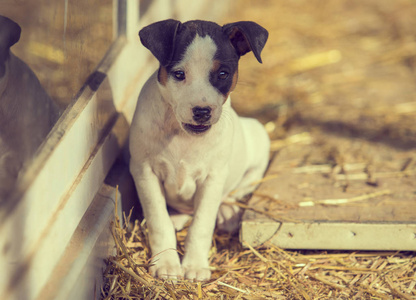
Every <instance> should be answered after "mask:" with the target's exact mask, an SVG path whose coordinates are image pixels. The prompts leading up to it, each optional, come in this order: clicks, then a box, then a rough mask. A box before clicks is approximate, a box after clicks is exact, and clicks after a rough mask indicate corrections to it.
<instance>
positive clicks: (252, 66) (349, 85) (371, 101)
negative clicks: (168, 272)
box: [102, 0, 416, 299]
mask: <svg viewBox="0 0 416 300" xmlns="http://www.w3.org/2000/svg"><path fill="white" fill-rule="evenodd" d="M231 5H232V8H231V9H230V11H229V14H228V16H227V19H226V20H223V22H222V23H227V22H232V21H238V20H253V21H256V22H258V23H260V24H261V25H263V26H264V27H265V28H267V29H268V30H269V32H270V38H269V41H268V44H267V46H266V48H265V49H264V51H263V53H262V57H263V61H264V64H263V65H260V64H258V63H257V62H256V61H255V59H253V58H252V57H251V58H250V55H247V56H246V57H243V58H242V62H241V64H240V74H239V75H240V76H239V77H240V78H239V83H238V87H237V89H236V91H235V92H234V93H233V105H234V107H235V108H236V110H237V111H238V112H239V113H240V114H244V115H248V116H255V117H257V118H259V119H261V120H262V121H263V122H264V123H265V124H266V127H267V128H268V130H269V132H270V135H271V137H272V139H273V143H272V145H273V149H272V151H273V152H274V153H277V154H278V155H279V154H281V152H282V149H283V150H284V149H289V150H287V151H291V148H288V145H294V144H301V145H313V146H314V151H315V152H316V153H318V154H316V155H315V154H313V155H312V156H307V157H305V158H304V157H299V159H300V160H304V164H303V165H300V166H299V165H295V166H292V167H293V169H295V168H296V166H297V167H304V166H305V167H307V168H312V167H314V166H313V165H320V166H319V167H328V168H329V169H330V170H333V168H334V166H339V167H345V166H349V165H358V164H361V166H362V165H365V169H366V172H370V171H368V170H374V174H385V173H382V172H393V171H394V170H395V171H396V172H401V173H403V171H404V170H405V171H406V172H412V174H410V175H409V174H407V175H406V176H407V177H406V179H407V182H410V181H411V180H412V178H414V176H415V174H414V169H415V158H414V157H415V154H416V151H415V149H416V127H415V119H416V99H415V95H416V86H415V81H416V36H415V33H414V32H415V30H414V28H416V18H415V17H414V16H415V15H416V5H415V4H414V2H412V1H409V0H398V1H390V0H368V1H360V0H352V1H318V0H297V1H266V0H259V1H257V0H256V1H250V0H240V1H237V2H234V1H233V2H232V3H231ZM253 99H254V100H253ZM329 137H331V138H329ZM335 137H336V138H335ZM328 141H329V142H328ZM314 155H315V156H316V157H315V156H314ZM288 165H290V162H288ZM397 166H401V167H399V168H398V167H397ZM360 170H361V169H360ZM292 171H293V170H292ZM357 172H358V171H357ZM359 175H360V176H361V177H362V174H359ZM364 175H366V174H364ZM340 176H341V175H340ZM357 176H358V175H357ZM409 176H413V177H409ZM361 177H360V178H361ZM360 178H358V179H357V180H362V181H363V185H366V184H367V185H368V184H373V182H368V181H367V182H366V180H367V179H368V176H367V175H366V176H364V177H363V179H360ZM340 180H343V178H337V181H340ZM349 180H350V181H353V180H352V179H351V178H349ZM373 185H374V190H373V192H372V193H369V194H366V195H367V196H366V197H367V198H368V197H369V195H370V196H371V195H373V196H377V197H378V196H380V195H381V196H383V197H384V196H389V197H394V195H395V193H394V191H393V192H392V193H391V194H389V193H386V192H385V191H386V190H385V188H384V187H383V186H382V184H381V185H380V186H378V185H375V184H373ZM359 188H361V186H360V187H359ZM399 188H401V186H399ZM403 188H406V189H407V190H406V191H407V192H408V193H407V195H412V193H413V195H416V191H415V190H414V184H413V185H411V184H408V183H407V185H403ZM346 191H348V189H346ZM318 196H319V195H318ZM345 198H348V199H356V200H357V201H358V202H360V201H362V200H363V199H362V198H354V197H345ZM367 198H366V199H367ZM318 199H319V198H318ZM322 199H325V198H322ZM392 199H393V198H392ZM364 200H365V199H364ZM393 200H394V199H393ZM357 201H356V202H357ZM306 203H307V202H306ZM277 206H278V207H277V208H276V207H274V208H273V209H272V210H271V211H269V212H268V214H269V217H270V216H271V215H273V214H279V218H283V217H284V213H285V209H289V208H290V207H289V208H287V207H284V205H280V204H279V205H277ZM251 208H252V207H251ZM262 213H265V212H264V211H262ZM126 219H127V222H126V224H129V221H130V220H129V218H126ZM133 223H134V226H132V228H129V229H127V228H123V229H122V228H120V227H119V226H118V225H117V223H116V224H115V225H114V226H113V233H114V236H115V239H116V241H117V255H116V256H114V257H111V258H109V260H108V268H107V269H106V270H105V272H104V277H105V284H104V286H103V289H102V298H103V299H156V298H159V299H164V298H167V299H209V298H212V299H416V274H415V272H416V257H415V255H414V252H363V251H357V252H351V251H331V252H326V251H286V250H283V249H279V248H278V247H276V246H273V245H270V244H264V245H262V246H261V247H256V248H253V247H251V246H250V245H247V244H246V245H244V246H245V247H243V246H242V245H241V244H240V242H239V240H238V238H237V237H236V236H227V235H223V234H219V233H215V234H214V238H213V247H212V250H211V253H210V263H211V264H210V265H211V267H212V271H213V275H212V279H211V280H210V281H208V282H203V283H193V282H188V281H181V280H179V281H176V282H172V281H163V280H158V279H154V278H152V277H151V276H150V275H148V273H147V267H148V265H149V261H150V259H151V253H150V249H149V247H148V240H147V236H146V234H147V233H146V225H145V222H141V223H140V222H139V221H137V220H136V221H135V222H133ZM186 232H187V230H186V229H184V230H183V231H180V232H178V233H177V238H178V249H179V250H178V251H179V253H180V254H181V253H183V251H184V239H185V236H186Z"/></svg>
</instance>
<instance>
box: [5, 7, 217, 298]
mask: <svg viewBox="0 0 416 300" xmlns="http://www.w3.org/2000/svg"><path fill="white" fill-rule="evenodd" d="M126 1H127V5H128V11H127V13H128V15H127V18H128V20H127V23H126V35H124V36H120V37H118V38H117V40H116V41H115V43H114V44H113V45H112V47H111V49H110V50H109V51H108V53H107V55H106V56H105V57H104V58H103V60H102V61H101V62H100V64H99V66H98V67H97V70H96V72H95V73H94V74H93V75H92V76H91V77H90V78H89V80H88V81H87V83H86V84H85V86H84V87H83V88H82V89H81V91H80V93H79V94H78V96H77V97H76V99H75V101H74V102H73V103H72V104H71V105H70V106H69V107H68V108H67V110H66V111H65V112H64V114H63V116H62V117H61V118H60V120H59V121H58V123H57V124H56V125H55V126H54V128H53V129H52V131H51V133H50V134H49V136H48V138H47V140H46V141H45V142H44V144H43V145H41V147H40V149H39V151H38V155H37V157H36V159H35V160H34V161H33V163H32V164H31V165H29V166H28V168H27V170H26V171H25V172H24V175H23V176H22V178H20V180H19V183H18V187H17V189H16V191H15V193H14V194H13V196H12V198H11V199H10V200H9V201H7V203H5V204H4V205H3V206H2V208H1V209H0V251H1V254H2V256H1V259H0V299H19V300H20V299H33V298H36V296H38V295H39V293H41V291H42V290H43V289H44V287H45V286H46V284H47V283H48V282H49V280H50V278H51V274H53V272H54V270H55V269H56V268H57V265H59V261H60V259H61V257H62V253H63V252H64V251H65V249H66V247H67V245H68V243H69V242H70V239H71V236H73V234H74V232H75V231H76V230H77V229H76V228H77V227H78V226H79V224H80V221H81V219H82V217H83V216H84V214H85V212H86V210H87V209H88V208H89V207H90V205H91V203H92V200H93V198H94V196H95V194H96V193H97V191H98V189H99V188H100V187H101V185H102V183H103V181H104V178H105V176H106V174H107V173H108V171H109V169H110V167H111V165H112V164H113V162H114V160H115V158H116V157H117V156H118V155H119V153H120V149H121V148H122V146H123V145H124V144H125V143H126V140H127V133H128V125H129V123H130V121H131V119H132V116H133V112H134V109H135V106H136V101H137V97H138V94H139V92H140V89H141V86H142V85H143V84H144V82H145V81H146V80H147V78H148V77H149V76H150V74H151V73H152V72H154V70H155V69H156V68H157V61H156V59H154V58H153V57H152V56H151V54H150V53H149V51H147V50H146V49H145V48H144V47H142V46H141V44H140V42H139V39H138V37H137V32H138V30H139V28H140V27H142V26H144V25H147V24H149V23H151V22H154V21H158V20H161V19H165V18H169V17H175V14H177V12H175V9H178V8H175V6H174V5H172V2H171V1H169V0H156V1H152V3H151V5H150V7H149V9H148V10H147V12H146V14H145V15H144V16H143V17H142V19H141V20H139V22H137V20H136V18H137V15H138V13H139V10H138V5H139V1H135V0H126ZM198 3H200V4H199V5H201V6H200V7H201V9H200V10H199V14H198V15H197V13H196V12H197V11H198V10H197V9H196V8H197V7H198V6H199V5H196V4H193V6H194V8H195V10H193V11H194V12H195V15H192V16H191V15H189V16H188V17H189V18H190V19H194V18H198V16H205V17H206V18H209V16H212V18H214V16H217V15H215V12H214V11H212V10H209V9H207V6H206V3H208V1H198ZM224 3H225V2H224ZM203 4H205V6H204V5H203ZM202 9H203V10H202ZM212 13H214V14H212ZM185 16H186V14H184V15H183V17H185ZM205 17H204V18H205ZM132 19H134V20H132ZM100 224H101V223H100ZM100 226H101V225H100ZM94 232H95V231H91V232H90V233H91V234H92V235H94V234H95V233H94ZM88 238H92V237H88Z"/></svg>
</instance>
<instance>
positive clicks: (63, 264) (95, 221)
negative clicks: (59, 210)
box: [37, 185, 121, 300]
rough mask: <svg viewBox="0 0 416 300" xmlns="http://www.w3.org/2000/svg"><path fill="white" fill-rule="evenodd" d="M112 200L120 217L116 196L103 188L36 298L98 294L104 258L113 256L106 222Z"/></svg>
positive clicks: (111, 212)
mask: <svg viewBox="0 0 416 300" xmlns="http://www.w3.org/2000/svg"><path fill="white" fill-rule="evenodd" d="M116 201H117V202H118V210H119V212H118V215H119V218H120V217H121V206H120V203H121V198H120V193H117V191H116V189H115V188H113V187H110V186H108V185H103V186H102V187H101V189H100V191H99V192H98V193H97V195H96V196H95V198H94V201H93V202H92V203H91V205H90V207H89V208H88V210H87V211H86V213H85V215H84V216H83V218H82V220H81V221H80V223H79V225H78V227H77V229H76V230H75V232H74V234H73V236H72V237H71V240H70V241H69V243H68V246H67V247H66V249H65V252H64V253H63V255H62V257H61V258H60V260H59V262H58V263H57V265H56V267H55V268H54V270H53V272H52V275H51V276H50V279H49V280H48V283H47V284H46V285H45V286H44V288H43V290H42V291H41V293H40V294H39V296H38V297H37V299H42V300H47V299H51V300H52V299H94V294H97V295H100V286H101V283H102V276H101V272H102V270H103V269H104V268H105V261H104V259H106V258H107V257H108V256H110V255H114V254H115V244H114V239H113V237H112V234H111V230H110V222H111V221H113V220H114V215H115V212H116V211H115V205H114V204H115V202H116ZM97 299H98V297H97Z"/></svg>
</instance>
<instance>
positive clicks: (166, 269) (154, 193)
mask: <svg viewBox="0 0 416 300" xmlns="http://www.w3.org/2000/svg"><path fill="white" fill-rule="evenodd" d="M130 170H131V173H132V175H133V178H134V181H135V184H136V188H137V191H138V194H139V198H140V203H141V205H142V208H143V212H144V216H145V218H146V223H147V228H148V230H149V243H150V248H151V250H152V256H153V258H152V264H153V266H151V267H150V269H149V271H150V274H151V275H152V276H153V277H158V278H179V277H183V271H182V267H181V264H180V260H179V256H178V253H177V251H176V234H175V229H174V227H173V224H172V221H171V220H170V218H169V213H168V211H167V208H166V200H165V197H164V195H163V192H162V188H161V183H160V181H159V178H158V177H157V176H156V175H155V174H154V173H153V171H152V169H151V167H150V166H148V165H146V164H134V163H133V164H132V166H131V167H130Z"/></svg>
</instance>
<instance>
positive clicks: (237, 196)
mask: <svg viewBox="0 0 416 300" xmlns="http://www.w3.org/2000/svg"><path fill="white" fill-rule="evenodd" d="M263 173H264V170H263V169H260V168H256V169H253V170H250V171H248V172H247V173H246V174H245V176H244V177H243V179H242V181H241V182H240V184H239V185H238V187H237V188H236V189H235V190H234V192H232V193H231V194H230V195H229V196H227V197H226V198H225V199H224V200H223V203H222V204H221V206H220V208H219V210H218V215H217V228H218V229H219V230H220V231H224V232H228V233H231V234H233V233H236V232H237V231H238V230H239V228H240V221H241V217H242V215H243V209H242V208H241V207H240V206H238V204H233V203H236V202H237V201H239V200H241V199H242V198H243V197H244V196H246V195H248V194H250V193H252V192H253V191H254V190H255V189H256V188H257V186H258V182H259V181H260V180H261V179H262V178H263Z"/></svg>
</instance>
